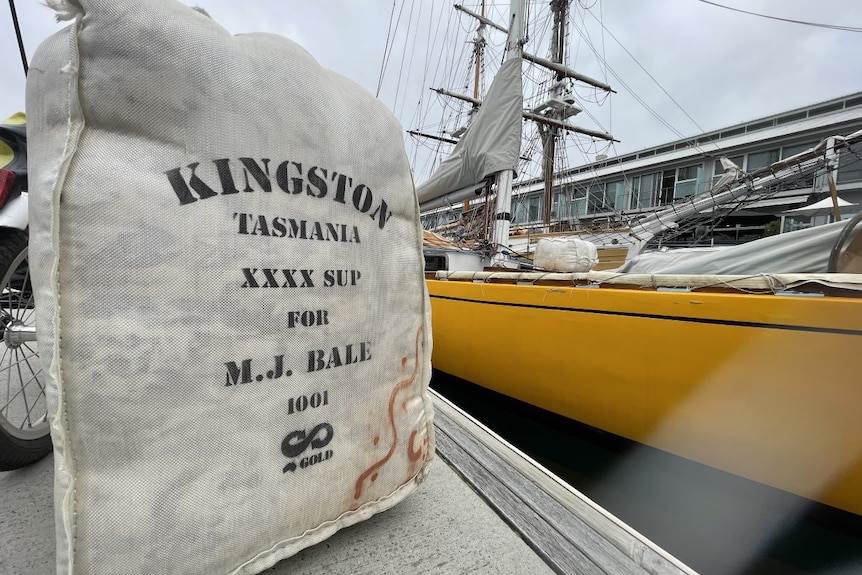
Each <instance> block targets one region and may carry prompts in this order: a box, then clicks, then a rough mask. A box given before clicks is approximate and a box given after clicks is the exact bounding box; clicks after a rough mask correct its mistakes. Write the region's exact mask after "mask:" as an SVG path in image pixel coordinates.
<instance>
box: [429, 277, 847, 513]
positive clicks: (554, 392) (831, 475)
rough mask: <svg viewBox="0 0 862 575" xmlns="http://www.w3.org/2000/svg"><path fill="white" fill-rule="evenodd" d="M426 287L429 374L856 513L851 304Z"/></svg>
mask: <svg viewBox="0 0 862 575" xmlns="http://www.w3.org/2000/svg"><path fill="white" fill-rule="evenodd" d="M428 289H429V294H430V296H431V307H432V314H433V317H432V322H433V323H432V326H433V335H434V348H433V356H432V362H433V364H434V367H435V368H437V369H439V370H441V371H443V372H446V373H449V374H452V375H454V376H457V377H460V378H462V379H466V380H468V381H471V382H473V383H476V384H478V385H481V386H483V387H486V388H489V389H492V390H494V391H497V392H500V393H503V394H505V395H507V396H510V397H514V398H517V399H519V400H521V401H524V402H527V403H529V404H532V405H535V406H538V407H541V408H544V409H546V410H549V411H552V412H555V413H558V414H560V415H562V416H565V417H567V418H570V419H573V420H576V421H579V422H582V423H585V424H588V425H591V426H593V427H596V428H599V429H602V430H605V431H608V432H611V433H614V434H616V435H619V436H622V437H625V438H628V439H630V440H633V441H635V442H638V443H641V444H645V445H649V446H651V447H655V448H658V449H661V450H664V451H667V452H670V453H673V454H675V455H679V456H682V457H685V458H688V459H691V460H693V461H697V462H699V463H703V464H706V465H709V466H712V467H715V468H718V469H722V470H724V471H728V472H731V473H734V474H736V475H739V476H742V477H746V478H748V479H752V480H754V481H758V482H761V483H764V484H767V485H770V486H774V487H777V488H779V489H783V490H785V491H789V492H791V493H795V494H797V495H800V496H803V497H806V498H808V499H812V500H816V501H819V502H822V503H825V504H827V505H831V506H833V507H837V508H839V509H843V510H846V511H849V512H851V513H854V514H857V515H862V413H860V407H862V373H860V371H862V370H860V368H859V365H860V356H862V298H855V297H853V298H851V297H794V296H779V295H753V294H745V293H702V292H658V291H652V290H634V289H618V288H604V287H603V288H601V289H586V288H576V287H558V286H531V285H512V284H494V283H472V282H464V281H440V280H429V281H428Z"/></svg>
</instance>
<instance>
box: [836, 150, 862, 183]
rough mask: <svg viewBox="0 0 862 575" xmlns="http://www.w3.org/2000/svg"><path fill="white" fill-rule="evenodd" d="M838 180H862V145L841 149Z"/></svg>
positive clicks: (841, 181)
mask: <svg viewBox="0 0 862 575" xmlns="http://www.w3.org/2000/svg"><path fill="white" fill-rule="evenodd" d="M837 180H838V182H840V183H843V182H859V181H862V146H856V148H855V149H854V148H853V147H852V146H851V147H850V149H849V150H842V151H841V155H840V156H839V157H838V178H837Z"/></svg>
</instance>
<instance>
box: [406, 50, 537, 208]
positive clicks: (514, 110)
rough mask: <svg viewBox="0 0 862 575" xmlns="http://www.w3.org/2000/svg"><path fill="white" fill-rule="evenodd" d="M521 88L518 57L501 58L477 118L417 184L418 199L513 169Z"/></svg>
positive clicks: (518, 144)
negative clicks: (447, 153)
mask: <svg viewBox="0 0 862 575" xmlns="http://www.w3.org/2000/svg"><path fill="white" fill-rule="evenodd" d="M522 105H523V88H522V80H521V58H520V57H518V58H510V59H508V60H506V61H505V62H503V65H502V66H501V67H500V70H499V71H498V72H497V74H496V75H495V76H494V81H493V82H491V87H490V88H489V89H488V95H487V96H486V97H485V100H484V102H483V103H482V106H481V107H480V108H479V112H478V113H477V114H476V118H475V119H474V120H473V123H472V124H470V127H469V128H468V129H467V132H466V133H465V134H464V136H463V137H462V138H461V140H460V141H459V142H458V143H457V144H456V145H455V149H454V150H452V154H451V155H450V156H449V157H448V158H446V159H445V160H443V162H442V163H441V164H440V166H439V167H438V168H437V170H436V171H435V172H434V173H433V174H432V175H431V177H430V178H428V180H427V181H425V182H423V183H422V184H420V185H419V186H417V188H416V195H417V196H418V197H419V201H420V202H421V203H425V202H428V201H430V200H433V199H435V198H439V197H441V196H444V195H446V194H448V193H450V192H455V191H458V190H460V189H461V188H465V187H467V186H472V185H474V184H478V183H479V182H481V181H482V180H484V179H485V178H486V177H488V176H490V175H491V174H496V173H497V172H500V171H503V170H514V169H515V168H516V167H517V164H518V155H519V154H520V153H521V124H522V122H523V119H522V113H523V110H522V109H521V108H522Z"/></svg>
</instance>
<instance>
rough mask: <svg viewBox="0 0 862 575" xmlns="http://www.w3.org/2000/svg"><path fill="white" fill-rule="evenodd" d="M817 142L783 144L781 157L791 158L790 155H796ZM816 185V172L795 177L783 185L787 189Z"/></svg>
mask: <svg viewBox="0 0 862 575" xmlns="http://www.w3.org/2000/svg"><path fill="white" fill-rule="evenodd" d="M816 144H817V142H808V143H806V144H796V145H794V146H782V147H781V159H782V160H783V159H785V158H789V157H790V156H795V155H796V154H798V153H799V152H804V151H805V150H807V149H809V148H811V147H813V146H814V145H816ZM813 185H814V174H808V175H807V176H800V177H799V178H795V179H793V180H788V181H786V182H785V183H784V185H783V187H784V188H785V189H803V188H810V187H812V186H813Z"/></svg>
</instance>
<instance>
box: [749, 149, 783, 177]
mask: <svg viewBox="0 0 862 575" xmlns="http://www.w3.org/2000/svg"><path fill="white" fill-rule="evenodd" d="M778 155H779V154H778V148H776V149H774V150H767V151H765V152H757V153H756V154H748V167H747V168H746V170H748V171H749V172H753V171H754V170H759V169H760V168H765V167H766V166H768V165H769V164H772V163H774V162H777V161H778Z"/></svg>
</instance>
